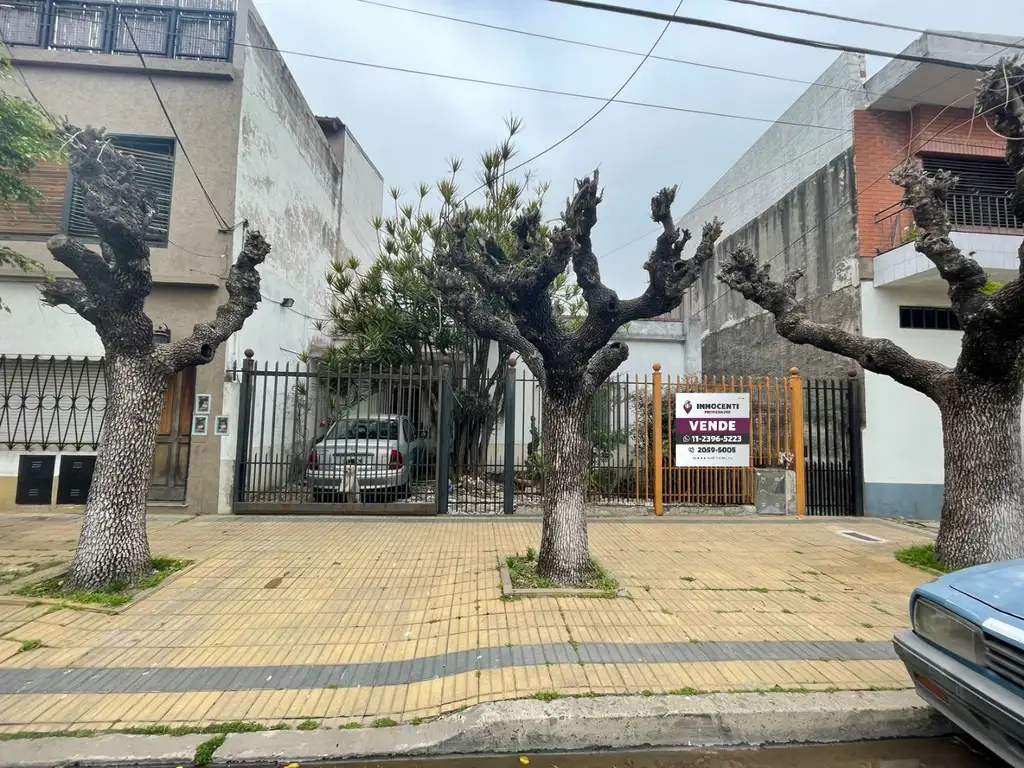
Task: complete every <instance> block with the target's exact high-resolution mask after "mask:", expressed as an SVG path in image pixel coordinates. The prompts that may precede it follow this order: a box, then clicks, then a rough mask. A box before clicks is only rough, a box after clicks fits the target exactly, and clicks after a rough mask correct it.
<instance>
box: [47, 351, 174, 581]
mask: <svg viewBox="0 0 1024 768" xmlns="http://www.w3.org/2000/svg"><path fill="white" fill-rule="evenodd" d="M168 381H169V376H168V375H167V373H166V372H165V371H164V370H163V369H162V368H161V367H160V366H158V365H157V364H156V362H155V361H154V360H153V359H152V358H150V357H148V356H147V357H134V356H116V355H112V356H110V357H108V358H107V409H106V416H105V419H104V423H103V436H102V440H101V441H100V446H99V451H98V455H97V458H96V470H95V474H94V475H93V479H92V487H91V489H90V490H89V498H88V500H87V501H86V504H85V521H84V522H83V524H82V533H81V536H80V538H79V540H78V550H77V552H76V553H75V559H74V561H73V562H72V564H71V570H70V572H69V574H68V578H67V580H66V581H65V583H64V589H65V591H71V590H97V589H103V588H104V587H107V586H109V585H110V584H112V583H114V582H126V583H129V584H133V583H135V582H137V581H138V580H139V578H140V577H142V576H144V575H145V574H146V573H147V572H148V570H149V568H150V553H149V540H148V538H147V537H146V497H147V496H148V494H149V484H150V475H151V472H152V467H153V457H154V454H155V452H156V430H157V425H158V423H159V421H160V415H161V413H162V411H163V404H164V395H165V392H166V390H167V384H168Z"/></svg>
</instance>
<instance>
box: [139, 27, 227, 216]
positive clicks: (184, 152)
mask: <svg viewBox="0 0 1024 768" xmlns="http://www.w3.org/2000/svg"><path fill="white" fill-rule="evenodd" d="M124 28H125V29H126V30H127V31H128V37H130V38H131V41H132V47H133V48H135V53H136V54H138V57H139V61H140V62H141V63H142V71H143V72H145V74H146V79H147V80H149V85H150V86H151V87H152V89H153V93H154V95H155V96H156V100H157V103H158V104H159V105H160V111H161V112H163V113H164V117H165V118H167V124H168V125H169V126H170V127H171V133H173V134H174V140H175V141H176V142H177V143H178V146H179V147H181V154H182V155H183V156H184V157H185V162H187V163H188V167H189V168H191V169H192V174H193V175H194V176H195V177H196V181H197V182H198V183H199V188H200V189H201V190H202V191H203V197H205V198H206V202H207V203H209V205H210V210H212V211H213V215H214V217H215V218H216V219H217V225H218V227H219V228H220V229H221V231H226V230H230V229H233V227H231V226H230V225H229V224H228V222H227V219H225V218H224V217H223V216H221V214H220V211H219V210H217V204H216V203H214V202H213V198H212V197H210V193H209V192H208V191H207V190H206V185H205V184H203V180H202V179H201V178H200V177H199V172H198V171H197V170H196V167H195V165H193V163H192V158H191V157H189V155H188V150H187V149H186V148H185V143H184V142H183V141H182V140H181V136H180V135H179V134H178V129H177V128H176V127H175V126H174V121H173V120H172V119H171V113H170V112H168V111H167V105H166V104H164V100H163V97H162V96H161V95H160V91H159V89H158V88H157V87H156V83H155V82H154V81H153V75H152V74H151V73H150V71H149V65H148V64H146V57H145V56H143V55H142V51H140V50H139V45H138V43H136V42H135V33H134V32H133V31H132V25H131V23H130V21H129V20H128V19H125V24H124Z"/></svg>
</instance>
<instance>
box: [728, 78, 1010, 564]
mask: <svg viewBox="0 0 1024 768" xmlns="http://www.w3.org/2000/svg"><path fill="white" fill-rule="evenodd" d="M977 111H978V112H979V113H984V114H991V116H992V122H993V126H994V130H996V131H997V132H998V133H1000V134H1002V135H1003V136H1005V137H1007V138H1008V141H1007V150H1006V159H1007V161H1008V163H1009V164H1010V166H1011V168H1013V170H1014V172H1015V173H1016V189H1015V193H1014V197H1013V208H1014V212H1015V214H1016V215H1017V217H1018V218H1020V219H1022V220H1024V141H1022V139H1024V66H1022V65H1021V64H1019V63H1016V62H1014V61H1010V60H1004V61H1002V62H1000V64H999V66H998V67H996V69H995V70H993V71H991V72H989V73H988V74H987V75H986V76H985V77H984V78H982V80H981V83H980V85H979V92H978V98H977ZM981 119H984V117H982V118H981ZM890 178H891V179H892V181H893V183H895V184H898V185H900V186H902V187H903V188H904V190H905V194H904V203H905V205H906V206H907V208H909V209H910V211H911V212H912V213H913V215H914V221H915V222H916V227H917V229H918V230H919V231H920V234H919V235H918V237H917V239H916V242H915V246H914V247H915V248H916V250H917V251H918V252H919V253H921V254H923V255H924V256H926V257H927V258H928V259H929V260H930V261H931V262H932V263H933V264H934V265H935V266H936V267H937V268H938V272H939V275H940V276H941V277H942V278H943V279H944V280H945V281H946V283H947V285H948V286H949V298H950V302H951V305H952V309H953V312H955V313H956V316H957V318H959V321H960V326H961V328H962V329H963V339H962V342H961V347H960V357H959V359H958V360H957V363H956V365H955V366H954V367H953V368H952V369H951V368H947V367H946V366H944V365H941V364H939V363H936V362H932V361H930V360H920V359H918V358H916V357H914V356H912V355H911V354H909V353H908V352H907V351H906V350H904V349H902V348H901V347H899V346H897V345H896V344H894V343H893V342H892V341H890V340H888V339H872V338H865V337H863V336H858V335H856V334H853V333H849V332H847V331H845V330H843V329H842V328H840V327H838V326H833V325H824V324H821V323H817V322H814V321H813V320H811V319H810V318H809V317H808V315H807V310H806V308H805V306H804V304H803V303H802V302H801V301H799V300H798V299H797V293H796V286H797V283H798V281H799V280H800V278H801V277H802V272H800V271H796V272H793V273H791V274H789V275H787V276H786V278H785V279H784V280H783V281H782V282H781V283H780V282H775V281H773V280H772V279H771V278H770V276H769V265H767V264H765V265H763V266H759V264H758V259H757V256H756V255H755V254H754V253H753V252H752V251H751V250H750V249H749V248H747V247H740V248H737V249H736V251H735V252H733V253H731V254H729V255H728V256H727V257H726V261H725V263H724V265H723V267H722V270H721V273H720V274H719V276H718V277H719V279H720V280H721V281H722V282H724V283H725V284H726V285H728V286H729V287H730V288H732V289H733V290H736V291H739V292H740V293H741V294H743V296H744V297H746V298H747V299H749V300H750V301H753V302H755V303H756V304H758V305H759V306H761V307H762V308H764V309H766V310H767V311H768V312H770V313H771V314H772V315H774V316H775V328H776V330H777V331H778V332H779V334H781V335H782V336H784V337H785V338H787V339H789V340H790V341H792V342H794V343H797V344H811V345H812V346H815V347H818V348H819V349H822V350H825V351H828V352H834V353H835V354H838V355H842V356H844V357H848V358H850V359H851V360H854V361H856V362H857V363H859V364H860V365H861V366H862V367H863V368H864V369H866V370H868V371H872V372H874V373H879V374H882V375H885V376H889V377H891V378H893V379H895V380H896V381H898V382H899V383H900V384H903V385H904V386H907V387H910V388H911V389H914V390H917V391H918V392H921V393H922V394H924V395H925V396H927V397H929V398H931V400H933V401H934V402H935V403H936V405H938V407H939V412H940V414H941V416H942V435H943V451H944V457H945V458H944V468H945V496H944V500H943V506H942V519H941V523H940V525H939V534H938V540H937V543H936V554H937V555H938V557H939V559H940V560H941V561H942V562H943V563H944V564H946V565H947V566H950V567H953V568H964V567H967V566H971V565H977V564H979V563H988V562H994V561H997V560H1008V559H1014V558H1024V467H1022V466H1021V397H1022V395H1024V244H1022V245H1021V248H1020V275H1019V276H1018V277H1016V278H1015V279H1014V280H1013V281H1012V282H1010V283H1008V284H1007V285H1005V286H1002V287H1000V286H999V285H998V284H996V283H994V282H993V281H991V280H990V279H989V277H988V275H987V274H986V273H985V270H983V269H982V268H981V266H980V265H979V264H978V262H977V261H975V260H974V259H973V258H971V256H972V255H973V254H966V255H965V254H964V253H963V252H962V251H961V250H960V249H959V248H958V247H957V246H956V245H955V244H954V243H953V241H952V240H951V239H950V232H951V230H952V223H951V220H950V216H949V213H948V211H947V208H946V195H947V193H948V192H949V191H950V190H951V189H952V188H953V187H954V185H955V184H956V179H955V178H954V177H953V176H951V175H950V174H949V173H947V172H939V173H937V174H935V175H929V174H927V173H925V172H924V171H923V170H922V169H921V168H920V167H918V166H917V165H916V164H914V163H908V164H906V165H904V166H903V167H901V168H899V169H898V170H896V171H894V172H893V173H892V174H891V177H890Z"/></svg>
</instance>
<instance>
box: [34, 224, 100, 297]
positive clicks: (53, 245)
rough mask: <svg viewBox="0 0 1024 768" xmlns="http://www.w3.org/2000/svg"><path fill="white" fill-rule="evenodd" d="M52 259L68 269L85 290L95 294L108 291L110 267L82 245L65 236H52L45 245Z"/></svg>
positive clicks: (97, 254)
mask: <svg viewBox="0 0 1024 768" xmlns="http://www.w3.org/2000/svg"><path fill="white" fill-rule="evenodd" d="M46 247H47V249H48V250H49V251H50V253H51V254H53V258H54V260H55V261H57V262H58V263H60V264H63V265H64V266H65V267H67V268H68V269H70V270H71V271H72V272H74V273H75V275H76V276H77V277H78V279H79V280H81V281H82V282H83V283H84V284H85V286H86V287H87V288H89V289H90V290H92V291H95V292H97V293H102V292H104V291H109V290H110V265H109V264H108V263H107V260H106V259H105V258H104V257H103V256H102V255H101V254H99V253H96V251H94V250H92V249H91V248H87V247H86V246H85V245H84V244H83V243H81V242H79V241H78V240H75V239H74V238H72V237H68V236H67V235H64V234H60V235H54V236H53V237H51V238H50V239H49V240H48V241H47V243H46Z"/></svg>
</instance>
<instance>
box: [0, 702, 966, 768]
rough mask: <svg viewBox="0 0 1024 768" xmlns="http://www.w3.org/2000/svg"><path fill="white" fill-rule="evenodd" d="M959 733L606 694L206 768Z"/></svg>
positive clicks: (311, 743)
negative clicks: (599, 696) (355, 759)
mask: <svg viewBox="0 0 1024 768" xmlns="http://www.w3.org/2000/svg"><path fill="white" fill-rule="evenodd" d="M954 731H955V728H954V727H953V726H952V725H951V724H950V723H949V721H947V720H945V719H944V718H943V717H942V716H941V715H939V714H938V713H937V712H935V711H934V710H933V709H931V708H930V707H928V706H927V705H926V704H925V703H924V702H923V701H922V700H921V699H920V698H919V697H918V696H917V694H916V693H915V692H914V691H912V690H906V691H870V692H867V691H843V692H839V693H716V694H707V695H700V696H644V697H640V696H607V697H601V698H595V699H570V698H567V699H559V700H556V701H549V702H545V701H536V700H521V701H502V702H496V703H491V704H481V705H479V706H476V707H472V708H471V709H468V710H466V711H465V712H460V713H457V714H452V715H448V716H445V717H442V718H440V719H438V720H435V721H432V722H429V723H424V724H422V725H418V726H414V725H399V726H394V727H391V728H368V729H360V730H327V729H321V730H316V731H263V732H258V733H240V734H229V735H228V736H227V739H226V740H225V742H224V744H223V746H221V747H220V748H219V749H218V750H217V751H216V753H215V754H214V756H213V762H212V763H211V765H212V766H245V765H259V764H262V765H266V764H268V763H274V762H279V763H290V762H298V763H303V762H314V761H317V762H320V761H328V760H331V761H336V760H348V759H354V758H370V759H379V758H388V757H405V756H444V755H474V754H477V755H490V754H523V755H526V754H536V753H540V752H577V751H580V752H581V751H594V750H608V749H616V750H623V749H642V748H653V747H675V748H678V747H691V748H711V747H743V746H755V747H756V746H761V745H767V744H827V743H836V742H854V741H864V740H873V739H904V738H918V737H935V736H943V735H947V734H949V733H953V732H954ZM206 738H207V737H205V736H202V735H199V736H195V735H193V736H182V737H170V736H127V735H117V734H112V735H107V736H99V737H95V738H85V739H82V738H49V737H47V738H40V739H26V740H24V741H22V740H14V741H7V742H0V766H2V767H3V768H52V766H55V765H69V764H71V765H75V766H78V768H93V767H96V768H101V767H102V768H110V767H112V766H115V765H117V766H125V765H148V766H155V765H168V764H173V765H176V766H180V765H190V764H191V760H192V755H193V754H194V752H195V748H196V746H198V744H199V743H201V742H202V741H203V740H205V739H206Z"/></svg>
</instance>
